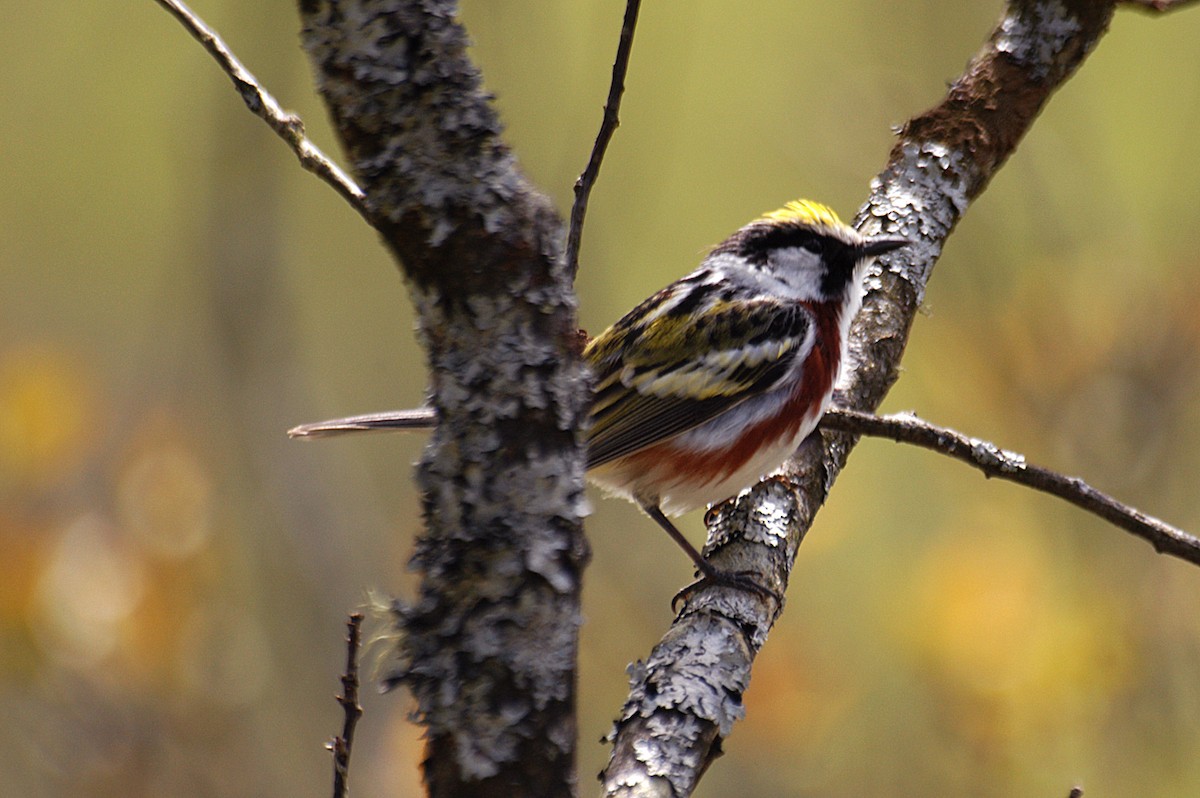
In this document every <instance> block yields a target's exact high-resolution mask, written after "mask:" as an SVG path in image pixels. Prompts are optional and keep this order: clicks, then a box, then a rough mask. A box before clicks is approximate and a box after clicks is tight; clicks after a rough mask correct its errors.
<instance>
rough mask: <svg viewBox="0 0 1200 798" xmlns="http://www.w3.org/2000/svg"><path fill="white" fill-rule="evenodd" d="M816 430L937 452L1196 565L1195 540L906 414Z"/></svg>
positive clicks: (1199, 550)
mask: <svg viewBox="0 0 1200 798" xmlns="http://www.w3.org/2000/svg"><path fill="white" fill-rule="evenodd" d="M821 426H822V427H824V428H825V429H833V430H839V431H842V432H851V433H854V434H857V435H871V436H875V437H882V438H890V439H892V440H894V441H898V442H901V443H911V444H914V445H916V446H922V447H924V448H926V449H932V450H933V451H936V452H941V453H942V454H946V455H949V456H951V457H954V458H956V459H958V460H962V461H963V462H964V463H968V464H970V465H973V466H975V467H976V468H978V469H979V470H980V471H982V472H983V473H984V475H985V476H988V477H996V478H997V479H1004V480H1008V481H1009V482H1016V483H1017V484H1019V485H1024V486H1025V487H1028V488H1033V489H1034V490H1040V491H1042V492H1043V493H1049V494H1051V495H1053V496H1057V497H1059V498H1060V499H1063V500H1065V501H1068V502H1070V503H1071V504H1073V505H1075V506H1076V507H1079V508H1081V509H1084V510H1087V511H1088V512H1089V513H1093V514H1095V515H1098V516H1100V517H1101V518H1103V519H1104V520H1106V521H1108V522H1109V523H1111V524H1113V525H1114V526H1117V527H1120V528H1121V529H1124V530H1125V531H1127V532H1131V533H1132V534H1134V535H1137V536H1138V537H1140V538H1142V539H1143V540H1146V541H1148V542H1149V543H1150V545H1152V546H1154V548H1155V550H1156V551H1158V552H1159V553H1160V554H1170V555H1172V556H1174V557H1178V558H1179V559H1181V560H1184V561H1186V562H1190V563H1192V564H1193V565H1200V539H1197V538H1196V537H1193V536H1192V535H1189V534H1188V533H1187V532H1184V531H1183V530H1181V529H1176V528H1175V527H1173V526H1171V525H1170V524H1167V523H1165V522H1163V521H1160V520H1158V519H1157V518H1154V517H1152V516H1149V515H1146V514H1145V513H1143V512H1141V511H1140V510H1137V509H1135V508H1133V507H1130V506H1128V505H1126V504H1122V503H1121V502H1119V501H1117V500H1116V499H1114V498H1113V497H1111V496H1109V495H1107V494H1105V493H1102V492H1100V491H1098V490H1096V489H1095V488H1093V487H1092V486H1091V485H1089V484H1087V483H1086V482H1084V481H1083V480H1082V479H1079V478H1078V477H1068V476H1064V475H1063V474H1059V473H1058V472H1056V471H1051V470H1050V469H1048V468H1042V467H1041V466H1035V465H1030V464H1029V463H1027V462H1026V461H1025V457H1024V456H1023V455H1020V454H1017V453H1015V452H1010V451H1007V450H1005V449H1001V448H1000V447H998V446H996V445H995V444H993V443H988V442H987V441H981V440H979V439H978V438H969V437H967V436H966V435H963V434H962V433H960V432H955V431H954V430H951V429H946V428H945V427H937V426H934V425H933V424H930V423H928V422H926V421H923V420H921V419H919V418H917V417H916V416H912V415H908V414H904V415H893V416H875V415H871V414H869V413H859V412H857V411H854V410H843V409H840V408H833V409H830V410H829V411H828V412H827V413H826V414H825V417H824V418H823V419H822V420H821Z"/></svg>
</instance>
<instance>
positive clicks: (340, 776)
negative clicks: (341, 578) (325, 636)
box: [326, 612, 363, 798]
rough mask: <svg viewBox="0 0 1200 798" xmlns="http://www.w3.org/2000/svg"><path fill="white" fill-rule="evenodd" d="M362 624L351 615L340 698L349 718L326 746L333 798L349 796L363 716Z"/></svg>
mask: <svg viewBox="0 0 1200 798" xmlns="http://www.w3.org/2000/svg"><path fill="white" fill-rule="evenodd" d="M362 622H363V616H362V613H361V612H356V613H353V614H351V616H350V618H349V619H348V620H347V621H346V672H345V673H343V674H342V694H341V695H339V696H338V697H337V702H338V703H339V704H341V705H342V709H343V710H344V711H345V713H346V718H345V720H344V721H342V733H341V734H339V735H338V736H337V737H334V738H333V741H332V742H331V743H329V745H327V746H326V747H327V748H328V749H329V750H330V751H332V752H333V798H346V795H347V794H348V793H349V786H350V749H351V748H352V747H353V745H354V727H355V726H356V725H357V724H358V719H359V718H361V717H362V713H363V710H362V707H361V706H359V704H358V649H359V640H360V637H361V631H362Z"/></svg>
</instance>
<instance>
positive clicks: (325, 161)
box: [156, 0, 374, 226]
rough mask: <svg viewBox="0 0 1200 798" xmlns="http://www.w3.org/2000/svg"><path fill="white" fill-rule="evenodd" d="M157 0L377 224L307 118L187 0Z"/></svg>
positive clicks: (313, 168)
mask: <svg viewBox="0 0 1200 798" xmlns="http://www.w3.org/2000/svg"><path fill="white" fill-rule="evenodd" d="M156 2H157V3H158V4H159V5H160V6H162V7H163V8H165V9H166V10H167V11H169V12H170V13H171V16H173V17H175V19H177V20H179V22H180V23H181V24H182V25H183V26H184V27H185V28H187V31H188V33H190V34H192V37H193V38H195V39H196V41H198V42H200V44H202V45H203V46H204V49H205V50H207V51H208V53H209V55H211V56H212V57H213V59H214V60H215V61H216V62H217V65H218V66H220V67H221V70H222V71H223V72H224V73H225V74H226V75H228V76H229V79H230V80H232V81H233V85H234V88H236V89H237V91H238V94H240V95H241V96H242V101H243V102H245V103H246V107H247V108H249V109H250V110H251V111H252V112H253V113H254V114H255V116H257V117H259V118H260V119H262V120H263V121H264V122H266V123H267V124H268V125H270V126H271V129H272V130H274V131H275V132H276V133H277V134H278V135H279V137H280V138H281V139H283V140H284V141H286V142H287V143H288V146H289V147H291V149H292V151H293V152H294V153H296V157H297V158H299V159H300V165H301V166H303V167H304V168H305V169H307V170H308V171H310V172H312V173H313V174H315V175H316V176H317V177H319V178H321V179H322V180H324V181H325V182H326V183H328V184H329V185H330V186H332V187H333V190H334V191H336V192H337V193H338V194H340V195H341V196H342V199H344V200H346V202H348V203H350V207H352V208H354V210H356V211H358V213H359V215H360V216H362V217H363V218H364V219H366V220H367V223H368V224H370V225H372V226H374V221H373V217H372V214H371V210H370V208H369V207H368V205H367V198H366V195H365V194H363V192H362V189H360V188H359V187H358V186H357V185H356V184H355V182H354V181H353V180H352V179H351V178H350V177H349V175H347V174H346V173H345V172H344V171H342V169H341V167H339V166H338V165H337V164H335V163H334V162H333V161H332V160H330V159H329V157H328V156H327V155H325V153H323V152H321V150H320V149H319V148H318V147H317V145H315V144H313V143H312V141H310V140H309V139H308V137H307V136H305V135H304V122H303V121H301V119H300V117H298V116H296V115H295V114H293V113H290V112H288V111H285V110H283V108H282V107H281V106H280V105H279V102H278V101H277V100H276V99H275V98H274V97H273V96H271V94H270V92H268V91H267V90H266V89H264V88H263V87H262V86H261V85H259V82H258V79H257V78H256V77H254V75H252V74H251V73H250V70H248V69H246V67H245V66H243V65H242V62H241V61H239V60H238V58H237V56H235V55H234V54H233V52H232V51H231V50H230V49H229V47H228V46H227V45H226V44H225V42H224V41H222V40H221V37H220V36H218V35H217V33H216V31H214V30H213V29H212V28H210V27H208V25H207V24H206V23H205V22H204V20H202V19H200V18H199V17H198V16H196V15H195V13H193V12H192V10H191V9H190V8H188V7H187V6H186V5H185V4H184V3H182V2H181V1H180V0H156Z"/></svg>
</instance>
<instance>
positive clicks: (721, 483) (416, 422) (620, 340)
mask: <svg viewBox="0 0 1200 798" xmlns="http://www.w3.org/2000/svg"><path fill="white" fill-rule="evenodd" d="M907 243H909V242H908V241H907V240H906V239H903V238H897V237H893V236H876V237H872V238H868V237H865V236H863V235H861V234H860V233H859V232H858V231H856V230H855V229H854V228H852V227H850V226H848V225H846V224H844V223H842V221H841V220H840V219H838V217H837V215H836V214H834V212H833V211H831V210H830V209H829V208H827V207H825V206H824V205H820V204H818V203H815V202H809V201H807V200H799V201H796V202H789V203H788V204H787V205H785V206H784V207H783V208H780V209H779V210H777V211H773V212H771V213H768V214H766V215H764V216H762V217H760V218H758V219H756V220H754V221H753V222H750V223H749V224H748V225H746V226H745V227H742V228H741V229H740V230H738V231H737V232H735V233H734V234H733V235H731V236H730V237H729V238H727V239H725V241H723V242H721V243H720V244H718V245H717V246H716V247H715V248H713V250H712V251H711V252H710V253H709V254H708V256H707V257H706V258H705V259H704V260H703V261H702V262H701V264H700V266H699V267H698V268H697V269H696V270H695V271H693V272H692V273H691V274H689V275H687V276H686V277H683V278H681V279H679V280H676V281H675V282H673V283H671V284H670V285H669V286H667V287H666V288H664V289H663V290H661V291H659V292H658V293H657V294H654V295H653V296H651V297H650V298H649V299H647V300H645V301H644V302H642V303H641V304H640V305H638V306H637V307H636V308H634V309H633V310H631V311H630V312H629V313H627V314H626V315H625V316H624V317H623V318H622V319H621V320H620V321H618V322H617V323H616V324H614V325H612V326H611V327H609V328H608V329H607V330H605V331H604V332H602V333H600V335H598V336H596V338H594V339H593V340H592V341H591V342H590V343H589V344H588V345H587V347H586V348H585V349H584V351H583V359H584V360H585V361H586V362H587V364H588V365H589V366H590V367H591V369H592V372H593V376H594V379H595V393H594V396H593V400H592V407H591V422H592V423H591V429H590V432H589V433H588V439H587V447H588V449H587V466H588V477H589V478H590V479H591V480H592V481H593V482H595V483H596V484H597V485H599V486H600V487H601V488H603V489H605V490H606V491H608V492H609V493H612V494H614V495H617V496H622V497H624V498H626V499H629V500H630V501H633V502H635V503H637V504H638V505H639V506H640V507H641V508H642V510H644V511H645V512H646V514H647V515H649V516H650V517H651V518H653V519H654V520H655V521H656V522H657V523H658V524H659V525H660V526H661V527H662V528H663V529H664V530H666V531H667V533H668V534H669V535H670V536H671V538H672V539H673V540H675V542H676V543H678V544H679V545H680V546H681V547H682V548H683V549H684V551H686V552H687V553H688V556H689V557H691V559H692V561H693V562H694V563H695V564H696V567H697V568H698V569H699V571H700V573H701V574H702V575H703V578H704V581H717V582H721V583H725V584H732V585H735V586H738V587H743V588H746V589H750V590H757V591H759V592H769V591H765V590H764V589H763V588H761V587H759V586H758V585H756V584H755V583H753V582H750V581H749V580H747V579H744V578H743V577H742V576H741V575H739V574H729V573H725V572H722V571H718V570H717V569H715V568H713V566H711V565H709V564H708V563H707V562H706V561H705V560H704V559H703V557H701V555H700V553H699V552H698V551H697V550H696V549H695V547H694V546H692V544H691V543H689V542H688V540H687V539H686V538H684V536H683V535H682V534H681V533H680V532H679V530H678V529H676V528H675V525H674V524H673V523H672V522H671V521H670V520H669V519H668V517H667V516H670V515H678V514H681V513H684V512H687V511H688V510H692V509H695V508H698V507H701V506H703V505H706V504H711V503H716V502H720V501H724V500H726V499H729V498H730V497H732V496H734V495H736V494H737V493H738V492H739V491H741V490H742V489H744V488H746V487H749V486H750V485H752V484H753V483H754V482H755V481H757V480H758V479H759V478H760V477H761V476H763V475H765V474H768V473H770V472H771V471H773V470H775V469H776V468H778V467H779V466H780V465H781V464H782V463H783V462H784V461H785V460H786V459H787V458H788V457H789V456H790V455H791V454H792V453H793V452H794V451H795V450H796V448H797V447H798V446H799V445H800V443H801V442H802V441H803V440H804V439H805V438H806V437H807V436H808V435H809V433H811V432H812V431H813V429H815V428H816V426H817V422H819V421H820V419H821V416H822V415H823V414H824V413H825V409H826V408H827V407H828V406H829V401H830V397H831V396H832V394H833V387H834V384H835V383H836V382H837V379H838V374H839V371H840V369H841V367H842V363H843V362H844V360H845V356H846V338H847V333H848V331H849V327H850V322H851V320H852V319H853V318H854V314H855V313H857V312H858V309H859V306H860V304H861V302H862V277H863V271H864V269H865V267H866V264H867V263H868V262H869V261H870V259H871V258H873V257H874V256H876V255H880V254H882V253H884V252H889V251H891V250H894V249H896V248H898V247H902V246H904V245H905V244H907ZM432 423H436V419H435V418H434V417H433V414H432V411H431V410H428V409H422V410H415V411H401V412H397V413H378V414H373V415H369V416H355V417H351V418H344V419H336V420H333V421H325V422H319V423H316V424H306V425H303V426H300V427H296V428H295V429H293V430H291V431H290V433H289V434H291V435H292V436H294V437H314V436H320V435H330V434H336V433H341V432H351V431H358V430H383V429H402V428H413V427H419V426H429V425H431V424H432Z"/></svg>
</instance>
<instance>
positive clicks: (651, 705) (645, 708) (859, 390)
mask: <svg viewBox="0 0 1200 798" xmlns="http://www.w3.org/2000/svg"><path fill="white" fill-rule="evenodd" d="M1113 10H1114V3H1112V2H1094V1H1093V0H1016V1H1014V2H1011V3H1009V5H1008V7H1007V8H1006V9H1005V11H1004V15H1003V17H1002V18H1001V20H1000V23H999V24H998V25H997V27H996V28H995V30H994V31H993V32H992V35H991V37H990V38H989V40H988V41H987V43H986V44H985V45H984V46H983V48H982V49H981V50H980V51H979V53H978V54H976V56H975V57H974V58H973V59H972V60H971V62H970V63H969V64H968V66H967V68H966V71H965V72H964V73H963V75H962V76H960V77H959V78H958V79H957V80H956V81H955V82H954V84H953V85H952V86H951V87H950V89H949V91H948V92H947V94H946V97H945V98H944V99H943V100H942V102H941V103H939V104H938V105H937V106H935V107H934V108H931V109H930V110H928V111H926V112H925V113H923V114H920V115H918V116H916V117H914V118H913V119H911V120H909V122H908V123H907V124H906V125H905V126H904V128H903V129H902V130H901V132H900V135H899V137H898V140H897V142H896V144H895V146H894V148H893V150H892V153H891V157H890V158H889V160H888V163H887V165H886V166H885V167H884V169H883V171H882V172H881V173H880V174H879V176H878V177H876V178H875V179H874V180H873V181H872V184H871V193H870V197H869V198H868V200H867V202H866V204H864V206H863V208H862V209H861V210H860V211H859V213H858V216H857V218H856V224H857V226H858V227H859V229H861V230H862V231H863V232H864V233H867V234H870V235H874V234H877V233H884V232H886V233H895V234H901V235H904V236H906V237H908V238H909V239H911V240H913V241H915V242H916V244H915V245H913V246H909V247H905V248H903V249H901V250H897V251H896V252H893V253H889V254H888V255H885V256H883V257H882V258H880V259H879V261H878V262H877V263H876V264H875V265H874V267H873V269H872V272H871V274H869V276H868V280H867V294H866V297H865V300H864V303H863V309H862V312H861V313H860V314H859V316H858V319H857V321H856V322H855V325H854V329H853V331H852V338H851V351H852V355H853V357H852V359H851V362H852V363H853V367H852V368H851V369H850V370H849V371H848V373H847V374H846V375H845V377H844V379H843V382H842V384H841V385H840V386H839V392H838V395H837V397H836V400H835V401H837V403H838V404H840V405H842V406H844V407H849V408H853V409H859V410H867V411H870V410H874V408H876V407H877V406H878V405H879V403H880V402H881V401H882V399H883V397H884V395H885V394H886V393H887V391H888V389H889V388H890V387H891V386H892V384H893V383H894V382H895V380H896V376H897V374H898V369H899V365H900V358H901V356H902V354H903V352H904V347H905V344H906V343H907V341H908V333H909V328H910V326H911V325H912V321H913V318H914V316H915V315H916V311H917V308H918V306H919V304H920V301H921V297H922V296H923V294H924V291H925V285H926V283H927V282H928V280H929V277H930V274H931V272H932V269H933V266H934V264H935V263H936V262H937V259H938V257H939V255H940V254H941V250H942V246H943V244H944V243H945V240H946V238H947V237H948V236H949V235H950V233H951V231H952V230H953V229H954V226H955V225H956V224H957V223H958V221H959V220H960V219H961V218H962V215H963V214H964V213H965V212H966V210H967V207H968V206H969V204H970V202H971V200H972V199H974V198H975V197H977V196H978V195H979V194H980V193H981V192H982V191H983V189H984V188H985V187H986V186H987V183H988V181H989V180H990V179H991V177H992V175H993V174H995V172H996V171H997V170H998V169H999V168H1000V166H1001V165H1002V164H1003V163H1004V161H1005V159H1006V158H1008V156H1009V155H1010V154H1011V153H1012V152H1013V150H1014V149H1015V147H1016V146H1017V143H1018V142H1019V141H1020V139H1021V137H1022V136H1023V135H1024V134H1025V132H1026V131H1027V130H1028V129H1029V126H1030V125H1031V123H1032V122H1033V120H1034V118H1035V117H1036V116H1037V114H1038V112H1039V111H1040V110H1041V108H1042V106H1043V105H1044V104H1045V103H1046V101H1047V100H1048V99H1049V98H1050V96H1051V95H1052V94H1053V92H1054V91H1055V90H1056V89H1057V88H1058V87H1059V86H1060V85H1061V84H1062V83H1063V81H1065V80H1066V79H1067V78H1069V77H1070V76H1071V75H1072V74H1074V72H1075V70H1076V69H1078V67H1079V65H1080V64H1081V63H1082V62H1083V60H1084V58H1085V57H1086V56H1087V54H1088V53H1089V52H1091V50H1092V49H1093V48H1094V47H1095V45H1096V44H1097V42H1098V41H1099V39H1100V37H1101V36H1102V35H1103V34H1104V32H1105V31H1106V30H1107V28H1108V25H1109V22H1110V20H1111V18H1112V15H1113ZM854 443H855V438H854V437H853V436H851V435H848V434H845V433H833V432H822V433H821V434H820V436H819V437H818V438H814V439H810V441H809V444H808V445H806V446H803V447H801V450H800V452H799V453H798V455H797V457H796V458H795V460H794V461H793V462H792V463H790V464H789V465H788V466H787V467H786V469H785V470H784V472H783V473H782V474H781V476H780V477H778V478H776V479H773V480H768V481H766V482H763V483H761V484H760V485H758V486H756V487H755V488H753V489H751V490H750V491H747V492H745V493H743V494H742V495H741V496H739V497H738V498H737V499H736V500H735V502H734V503H733V504H732V505H727V506H724V507H721V508H718V510H717V511H716V512H714V513H712V514H711V521H712V522H713V523H712V525H711V526H710V530H709V543H708V545H707V546H706V551H712V550H714V549H718V548H720V549H725V550H726V551H728V552H730V554H729V556H731V557H734V558H736V561H737V562H738V563H739V565H740V567H741V568H743V569H747V570H751V571H753V572H754V573H755V574H756V576H755V578H756V579H758V580H762V583H763V584H768V585H771V584H778V583H779V575H780V574H784V575H785V576H784V579H783V581H786V574H787V573H788V572H789V571H790V568H791V564H792V559H793V557H794V552H795V551H796V548H797V547H798V546H799V543H800V540H801V539H802V538H803V535H804V533H805V532H806V531H807V529H808V528H809V527H810V526H811V524H812V521H813V518H814V516H815V514H816V512H817V510H818V509H819V508H820V506H821V504H822V503H823V502H824V500H825V497H826V495H827V494H828V492H829V489H830V487H831V486H832V484H833V481H834V480H835V479H836V477H837V475H838V473H839V472H840V471H841V469H842V466H843V465H844V464H845V462H846V457H847V456H848V455H849V453H850V450H851V448H852V447H853V445H854ZM784 485H786V487H787V490H782V488H783V486H784ZM784 509H786V510H787V511H786V512H785V511H783V510H784ZM773 580H774V581H773ZM769 605H770V602H753V601H747V600H746V599H745V598H744V597H739V596H734V595H732V592H731V591H723V592H721V593H719V594H718V593H716V592H713V591H699V592H697V593H695V594H693V596H692V597H690V598H689V600H688V602H687V603H686V605H685V607H684V609H683V611H682V612H681V613H680V615H679V617H678V618H677V619H676V622H675V624H674V626H673V627H672V629H671V630H670V631H669V632H668V633H667V636H666V638H664V641H663V643H660V644H659V647H657V648H656V649H655V651H654V652H653V653H652V654H651V656H650V660H649V661H648V663H647V665H646V666H645V667H643V668H641V669H639V670H637V671H636V672H635V674H634V678H633V685H632V690H631V692H630V696H629V699H628V701H627V703H626V705H625V709H624V711H623V713H622V717H621V719H620V720H619V721H618V723H617V726H616V728H615V730H614V733H613V735H612V739H613V743H614V748H613V755H612V758H611V759H610V761H609V764H608V766H607V767H606V769H605V771H604V773H603V774H602V775H601V781H602V783H603V786H604V791H605V794H606V795H611V796H645V795H670V796H686V795H690V794H691V792H692V790H693V789H694V788H695V786H696V783H697V781H698V780H699V778H700V776H701V775H702V774H703V772H704V770H705V768H706V767H707V766H708V763H709V762H710V761H711V759H712V757H713V756H714V755H715V754H716V752H717V751H718V750H719V746H718V745H717V743H718V742H719V740H720V738H721V737H722V736H724V735H725V734H726V733H727V731H728V722H729V719H730V718H737V717H738V716H739V714H740V712H741V695H742V690H743V689H744V687H745V685H746V684H747V682H748V681H749V668H750V664H751V662H752V660H753V658H754V655H755V654H756V653H757V651H758V648H759V646H760V645H761V643H762V641H763V640H764V639H765V638H766V634H767V631H768V630H769V629H770V626H771V624H772V623H773V622H774V618H775V615H776V611H775V609H774V608H772V607H771V606H769ZM747 613H749V614H750V615H749V617H747ZM714 634H715V635H717V638H718V639H719V640H720V641H721V644H720V645H714V644H711V643H710V644H708V645H689V646H687V647H685V648H678V647H675V648H673V649H672V651H673V653H672V657H676V659H674V660H673V661H672V663H671V665H670V668H669V669H665V668H662V667H658V666H657V664H656V663H658V662H659V653H660V651H661V650H662V649H663V647H664V646H667V645H668V644H670V642H671V641H675V640H679V639H686V640H691V639H693V637H694V636H696V635H701V636H703V637H705V638H711V637H712V636H713V635H714ZM737 641H740V644H737V645H735V643H737ZM714 649H717V650H719V651H721V652H726V651H738V652H740V653H739V656H738V657H737V666H736V667H722V668H719V669H705V668H703V667H700V666H699V665H698V664H697V663H700V664H701V665H702V664H703V663H704V662H706V661H710V660H711V659H712V657H713V656H714V655H713V653H712V652H713V651H714ZM721 656H722V659H721V661H722V663H726V664H727V663H728V662H729V661H730V660H729V658H728V656H726V655H725V654H722V655H721ZM697 673H702V674H703V677H702V678H696V674H697Z"/></svg>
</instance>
